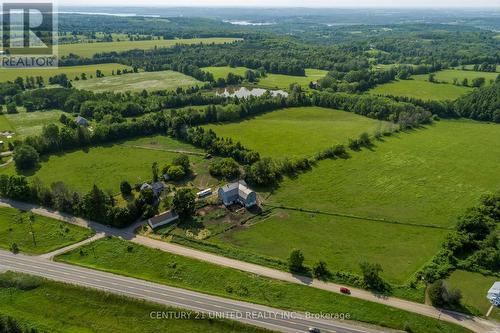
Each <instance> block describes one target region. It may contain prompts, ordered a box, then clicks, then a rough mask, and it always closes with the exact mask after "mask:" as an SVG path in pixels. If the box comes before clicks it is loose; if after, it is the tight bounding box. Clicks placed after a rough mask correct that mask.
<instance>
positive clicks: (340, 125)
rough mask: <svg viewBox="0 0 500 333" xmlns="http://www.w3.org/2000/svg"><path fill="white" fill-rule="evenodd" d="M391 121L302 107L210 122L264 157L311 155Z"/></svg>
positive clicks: (218, 131)
mask: <svg viewBox="0 0 500 333" xmlns="http://www.w3.org/2000/svg"><path fill="white" fill-rule="evenodd" d="M386 126H390V125H389V124H388V123H385V122H381V121H378V120H373V119H370V118H367V117H362V116H359V115H356V114H354V113H351V112H345V111H339V110H333V109H326V108H319V107H299V108H289V109H282V110H278V111H273V112H269V113H266V114H264V115H260V116H256V117H255V118H252V119H248V120H243V121H240V122H236V123H226V124H214V125H206V126H205V127H206V128H211V129H213V130H214V131H215V132H216V133H217V135H219V136H222V137H230V138H232V139H233V140H235V141H240V142H241V143H242V144H243V145H244V146H245V147H247V148H250V149H253V150H255V151H258V152H259V153H260V154H261V155H262V156H271V157H279V158H283V157H297V156H311V155H314V154H315V153H318V152H320V151H321V150H324V149H326V148H328V147H331V146H333V145H335V144H339V143H347V141H348V138H355V137H358V136H359V135H360V134H361V133H362V132H369V133H370V134H371V133H372V132H374V131H375V130H376V129H378V128H384V127H386Z"/></svg>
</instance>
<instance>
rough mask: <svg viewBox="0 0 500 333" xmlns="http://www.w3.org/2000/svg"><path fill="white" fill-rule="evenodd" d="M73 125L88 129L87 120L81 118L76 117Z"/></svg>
mask: <svg viewBox="0 0 500 333" xmlns="http://www.w3.org/2000/svg"><path fill="white" fill-rule="evenodd" d="M75 123H76V124H77V125H78V126H83V127H88V126H89V121H88V120H87V119H85V118H83V117H82V116H78V117H76V119H75Z"/></svg>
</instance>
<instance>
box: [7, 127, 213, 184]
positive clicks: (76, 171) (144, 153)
mask: <svg viewBox="0 0 500 333" xmlns="http://www.w3.org/2000/svg"><path fill="white" fill-rule="evenodd" d="M191 150H193V149H191ZM176 151H183V152H184V151H188V149H186V146H185V145H184V144H179V145H178V143H177V141H175V140H172V139H168V138H163V137H160V136H157V137H149V138H141V139H138V140H131V141H124V142H121V143H117V144H114V145H111V144H110V145H105V146H97V147H90V148H88V149H83V150H76V151H72V152H68V153H65V154H61V155H51V156H49V157H43V158H42V162H41V164H40V168H39V169H38V170H35V171H31V172H27V173H25V175H27V176H29V178H33V177H37V178H39V179H40V180H41V181H42V182H43V183H45V184H47V185H50V184H51V183H53V182H56V181H63V182H64V183H65V184H66V185H67V186H69V187H70V188H72V189H75V190H78V191H88V190H89V189H90V188H91V187H92V186H93V185H94V184H96V185H98V186H99V187H100V188H102V189H105V190H109V191H111V192H112V193H119V185H120V182H121V181H123V180H126V181H128V182H130V184H136V183H142V182H145V181H150V180H151V177H152V173H151V166H152V165H153V163H154V162H158V164H159V167H160V169H161V168H162V167H163V166H164V165H165V164H168V163H170V162H171V160H172V159H173V158H174V157H175V156H177V154H178V152H176ZM194 151H195V152H196V150H194ZM189 159H190V161H191V163H192V168H193V171H194V173H195V174H196V177H195V178H194V179H189V181H190V182H193V184H194V185H195V186H199V187H205V186H206V185H208V184H210V183H214V182H216V181H215V179H213V178H212V177H210V175H209V174H208V166H207V163H208V162H207V161H206V160H205V159H204V157H203V154H200V155H189ZM0 171H3V172H5V173H7V174H13V173H16V170H15V168H14V166H13V165H9V166H8V167H6V168H4V169H3V170H2V169H0Z"/></svg>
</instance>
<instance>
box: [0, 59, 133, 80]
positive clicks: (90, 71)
mask: <svg viewBox="0 0 500 333" xmlns="http://www.w3.org/2000/svg"><path fill="white" fill-rule="evenodd" d="M98 69H99V70H101V71H102V72H103V74H104V75H106V76H110V75H111V72H112V71H115V73H116V71H117V70H118V69H120V70H123V69H128V70H131V69H132V67H129V66H126V65H122V64H115V63H112V64H98V65H85V66H68V67H58V68H50V69H5V68H0V82H6V81H14V80H15V79H16V78H17V77H22V78H23V79H24V78H25V77H26V76H41V77H43V78H44V80H45V84H48V79H49V78H50V77H52V76H55V75H58V74H66V75H67V76H68V79H70V80H73V79H74V78H75V76H78V77H80V75H81V74H82V73H85V75H86V76H87V78H90V76H91V75H92V76H95V72H96V70H98Z"/></svg>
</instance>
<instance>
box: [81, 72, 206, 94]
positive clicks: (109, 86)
mask: <svg viewBox="0 0 500 333" xmlns="http://www.w3.org/2000/svg"><path fill="white" fill-rule="evenodd" d="M198 84H201V82H200V81H198V80H196V79H194V78H192V77H191V76H187V75H184V74H182V73H179V72H174V71H161V72H142V73H130V74H124V75H115V76H107V77H104V78H98V79H92V80H85V81H82V80H80V81H74V82H73V86H74V87H75V88H77V89H84V90H90V91H95V92H100V91H115V92H124V91H142V90H149V91H154V90H171V89H176V88H177V87H192V86H196V85H198Z"/></svg>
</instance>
